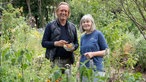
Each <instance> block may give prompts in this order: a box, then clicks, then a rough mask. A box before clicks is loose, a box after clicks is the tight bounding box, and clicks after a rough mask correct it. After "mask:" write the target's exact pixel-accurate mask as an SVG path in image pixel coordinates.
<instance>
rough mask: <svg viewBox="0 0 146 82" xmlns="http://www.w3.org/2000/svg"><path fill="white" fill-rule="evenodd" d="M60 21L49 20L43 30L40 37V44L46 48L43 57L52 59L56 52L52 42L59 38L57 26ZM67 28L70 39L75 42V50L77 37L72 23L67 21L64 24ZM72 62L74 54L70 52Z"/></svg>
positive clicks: (59, 30)
mask: <svg viewBox="0 0 146 82" xmlns="http://www.w3.org/2000/svg"><path fill="white" fill-rule="evenodd" d="M59 26H60V23H59V21H58V20H55V21H52V22H50V23H49V24H48V25H47V27H46V29H45V32H44V36H43V39H42V46H43V47H44V48H46V53H45V57H46V58H47V59H50V61H53V60H54V57H55V54H56V47H55V46H54V42H55V41H58V40H60V35H61V29H60V28H59ZM66 26H67V28H68V33H69V36H70V38H71V41H72V42H73V43H74V44H75V50H76V49H77V48H78V38H77V31H76V28H75V26H74V24H73V23H71V22H69V21H67V24H66ZM72 59H73V60H71V61H72V63H73V62H74V55H73V53H72Z"/></svg>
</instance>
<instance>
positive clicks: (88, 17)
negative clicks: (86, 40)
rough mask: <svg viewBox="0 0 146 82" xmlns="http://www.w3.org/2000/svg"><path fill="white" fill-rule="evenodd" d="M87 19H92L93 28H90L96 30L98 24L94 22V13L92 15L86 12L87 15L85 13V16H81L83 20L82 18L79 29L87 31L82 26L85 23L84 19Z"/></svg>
mask: <svg viewBox="0 0 146 82" xmlns="http://www.w3.org/2000/svg"><path fill="white" fill-rule="evenodd" d="M86 20H90V21H91V22H92V27H91V29H90V31H91V32H92V31H94V30H95V29H96V25H95V23H94V19H93V17H92V15H91V14H86V15H84V16H83V17H82V18H81V20H80V27H79V30H80V32H81V33H82V32H84V31H85V30H84V29H83V27H82V23H83V21H86Z"/></svg>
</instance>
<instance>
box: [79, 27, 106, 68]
mask: <svg viewBox="0 0 146 82" xmlns="http://www.w3.org/2000/svg"><path fill="white" fill-rule="evenodd" d="M106 48H108V45H107V43H106V40H105V38H104V36H103V34H102V32H101V31H98V30H94V31H93V32H92V33H90V34H84V35H82V37H81V42H80V53H81V59H80V62H81V63H84V62H86V61H87V60H88V59H87V58H86V56H84V53H86V52H96V51H101V50H105V49H106ZM92 60H93V64H94V65H95V66H96V69H95V70H98V71H103V64H102V61H103V57H100V56H95V57H93V58H92ZM85 65H86V67H89V66H90V63H89V62H87V63H85Z"/></svg>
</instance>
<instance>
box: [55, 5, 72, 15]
mask: <svg viewBox="0 0 146 82" xmlns="http://www.w3.org/2000/svg"><path fill="white" fill-rule="evenodd" d="M61 5H67V6H68V8H69V10H68V13H69V17H70V15H71V11H70V6H69V4H68V3H67V2H60V3H59V4H58V6H57V8H56V11H55V12H57V11H58V9H59V7H60V6H61ZM56 17H57V16H56Z"/></svg>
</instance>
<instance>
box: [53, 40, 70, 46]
mask: <svg viewBox="0 0 146 82" xmlns="http://www.w3.org/2000/svg"><path fill="white" fill-rule="evenodd" d="M67 43H68V42H67V41H65V40H59V41H55V42H54V45H55V46H59V47H63V45H64V44H67Z"/></svg>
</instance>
